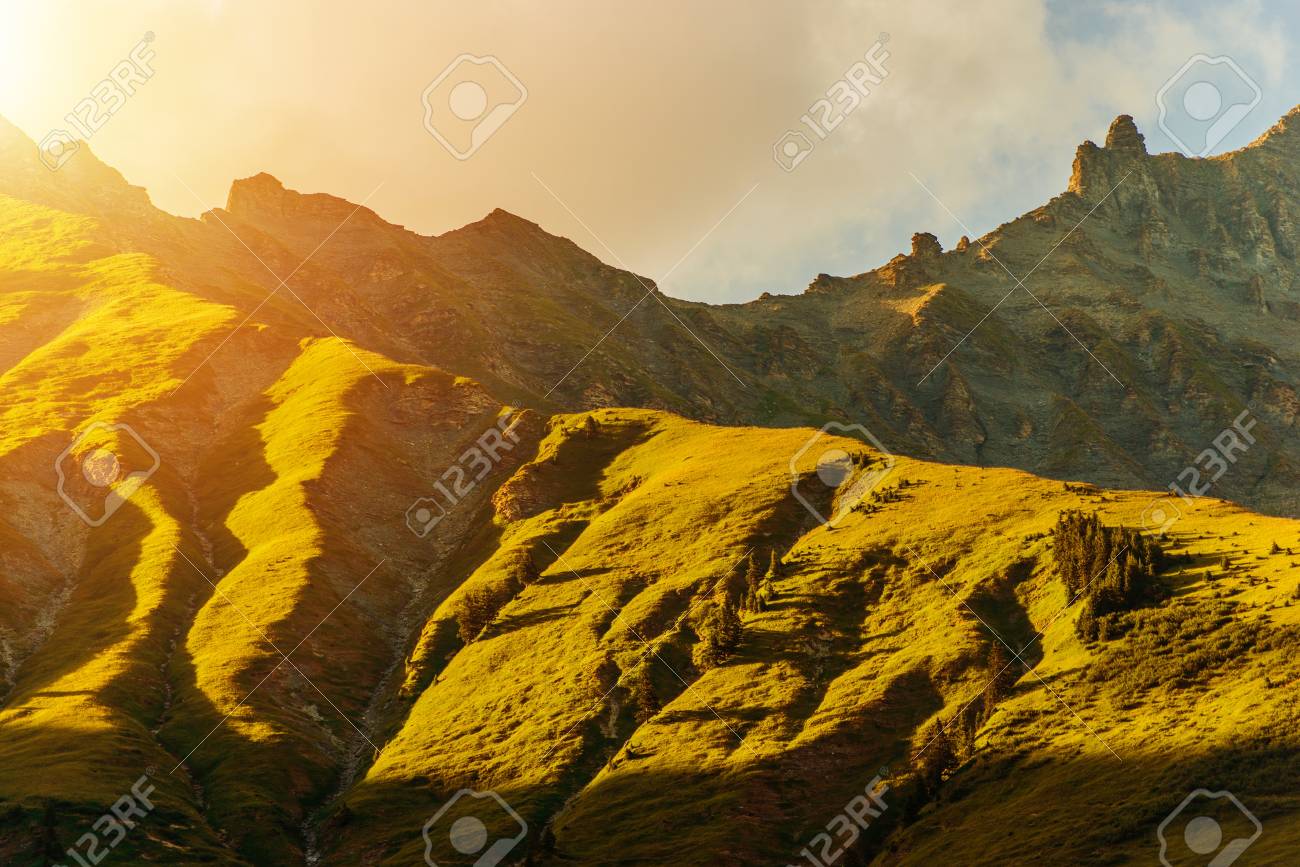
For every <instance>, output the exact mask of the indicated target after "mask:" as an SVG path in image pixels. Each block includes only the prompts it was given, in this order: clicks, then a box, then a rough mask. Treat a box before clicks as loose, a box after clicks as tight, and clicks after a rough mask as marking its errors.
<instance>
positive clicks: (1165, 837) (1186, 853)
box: [1156, 789, 1264, 867]
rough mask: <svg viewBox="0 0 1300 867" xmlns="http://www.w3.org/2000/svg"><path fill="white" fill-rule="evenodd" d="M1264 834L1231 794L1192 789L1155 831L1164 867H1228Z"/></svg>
mask: <svg viewBox="0 0 1300 867" xmlns="http://www.w3.org/2000/svg"><path fill="white" fill-rule="evenodd" d="M1263 834H1264V825H1263V824H1262V823H1261V822H1260V821H1259V819H1257V818H1255V814H1254V813H1252V812H1251V811H1250V810H1248V809H1246V805H1245V804H1243V803H1241V801H1239V800H1237V796H1236V795H1234V794H1232V792H1228V791H1221V792H1211V791H1210V790H1209V789H1196V790H1195V791H1193V792H1192V793H1191V794H1189V795H1188V796H1187V797H1186V798H1183V802H1182V803H1181V804H1179V805H1178V806H1177V807H1175V808H1174V811H1173V812H1172V813H1170V814H1169V815H1168V816H1166V817H1165V820H1164V821H1163V822H1161V823H1160V827H1158V828H1157V829H1156V839H1158V840H1159V841H1160V863H1161V864H1163V865H1164V867H1228V865H1229V864H1233V863H1235V862H1236V860H1237V859H1238V858H1240V857H1241V855H1242V853H1244V852H1245V851H1246V850H1247V849H1249V848H1250V847H1251V846H1252V845H1253V844H1254V842H1255V841H1256V840H1258V839H1259V838H1260V837H1261V836H1263Z"/></svg>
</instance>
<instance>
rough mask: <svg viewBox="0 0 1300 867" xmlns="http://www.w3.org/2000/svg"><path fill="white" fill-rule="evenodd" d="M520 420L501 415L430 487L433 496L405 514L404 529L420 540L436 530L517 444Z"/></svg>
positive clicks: (507, 414) (416, 503)
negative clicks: (504, 453)
mask: <svg viewBox="0 0 1300 867" xmlns="http://www.w3.org/2000/svg"><path fill="white" fill-rule="evenodd" d="M521 418H522V416H521V415H520V414H519V413H517V412H516V413H505V414H504V415H502V416H501V417H500V418H498V419H497V423H496V424H495V425H494V426H492V427H490V428H488V429H487V430H485V431H483V433H481V434H479V437H478V439H476V440H475V441H474V443H475V444H474V445H472V446H470V447H469V448H467V449H466V450H465V451H464V452H462V453H461V455H460V457H459V458H457V459H456V462H455V463H454V464H452V465H451V466H450V467H448V468H447V469H446V470H445V471H444V472H443V474H442V476H441V477H440V478H439V479H438V481H436V482H434V483H433V486H432V487H433V494H432V495H431V496H427V497H420V498H419V499H417V500H416V501H415V502H414V503H412V504H411V506H410V508H408V509H407V510H406V526H407V527H410V529H411V532H412V533H414V534H415V535H417V536H419V537H420V538H421V539H423V538H424V537H425V536H427V535H429V533H430V532H431V531H432V530H433V528H434V527H436V526H438V523H439V522H440V521H442V519H443V518H445V517H447V513H448V512H450V511H451V509H453V508H455V506H456V505H457V504H458V503H460V501H461V500H463V499H464V498H465V497H467V496H469V494H470V492H471V491H473V490H474V489H475V488H476V487H478V483H479V482H481V481H483V479H484V478H485V477H486V476H487V474H488V473H490V472H492V468H493V467H495V466H496V465H497V464H499V463H501V452H503V451H506V452H509V451H513V450H514V448H515V446H516V445H518V444H519V434H518V433H516V432H515V427H516V426H517V425H518V424H519V421H520V419H521Z"/></svg>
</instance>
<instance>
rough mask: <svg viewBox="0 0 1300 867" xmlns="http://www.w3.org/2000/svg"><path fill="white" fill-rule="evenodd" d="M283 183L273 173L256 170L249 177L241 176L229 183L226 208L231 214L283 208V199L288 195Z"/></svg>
mask: <svg viewBox="0 0 1300 867" xmlns="http://www.w3.org/2000/svg"><path fill="white" fill-rule="evenodd" d="M288 192H289V191H288V190H286V189H285V187H284V184H282V183H280V180H279V179H278V178H276V177H275V176H274V175H270V174H267V173H266V172H258V173H257V174H255V175H253V176H252V177H251V178H241V179H239V180H237V181H235V182H234V183H232V184H231V185H230V193H229V194H228V195H227V196H226V210H227V211H230V212H231V213H232V214H239V213H244V212H248V211H266V210H276V211H280V210H283V204H282V203H283V200H284V198H285V196H286V195H288Z"/></svg>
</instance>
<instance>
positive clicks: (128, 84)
mask: <svg viewBox="0 0 1300 867" xmlns="http://www.w3.org/2000/svg"><path fill="white" fill-rule="evenodd" d="M153 40H154V36H153V33H152V32H150V33H146V34H145V35H144V38H142V39H141V40H140V41H139V42H137V43H136V44H135V47H133V48H132V49H131V50H130V51H129V52H128V53H127V55H126V57H125V58H123V59H122V60H120V61H118V62H117V63H116V64H115V65H114V66H113V68H112V69H110V70H109V71H108V75H107V76H105V77H104V78H103V79H101V80H100V82H99V83H98V84H96V85H95V86H94V87H92V88H91V89H90V94H89V95H88V96H86V98H85V99H83V100H81V101H80V102H78V103H77V104H76V105H75V106H73V109H72V111H70V112H68V113H67V114H66V115H64V118H63V119H64V121H66V122H67V124H68V127H67V128H64V129H53V130H50V131H49V133H47V134H46V136H45V138H43V139H41V143H40V144H39V145H37V150H38V151H39V153H40V157H41V162H42V163H44V164H45V167H46V168H47V169H49V170H50V171H52V172H57V171H58V170H59V169H61V168H63V166H64V164H65V163H67V161H68V160H70V159H72V157H73V156H74V155H75V154H76V153H77V151H78V150H80V148H81V143H80V142H81V141H90V138H91V137H92V136H93V135H94V134H95V133H97V132H99V131H100V130H101V129H103V127H104V124H106V123H108V120H109V118H111V117H112V116H113V115H115V114H117V113H118V112H119V111H121V110H122V107H123V106H125V105H126V102H127V100H128V99H130V98H131V97H133V96H135V94H136V90H137V89H138V88H139V87H140V85H142V84H145V83H146V82H148V81H149V79H151V78H153V75H154V68H153V59H154V50H153V47H152V44H153ZM69 130H71V131H69ZM74 132H75V135H74V134H73V133H74ZM77 136H80V141H78V139H77Z"/></svg>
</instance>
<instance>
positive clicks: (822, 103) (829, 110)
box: [772, 33, 889, 172]
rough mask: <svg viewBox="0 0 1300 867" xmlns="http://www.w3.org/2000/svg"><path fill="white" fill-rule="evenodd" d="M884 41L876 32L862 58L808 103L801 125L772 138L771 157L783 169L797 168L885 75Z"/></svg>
mask: <svg viewBox="0 0 1300 867" xmlns="http://www.w3.org/2000/svg"><path fill="white" fill-rule="evenodd" d="M888 41H889V34H888V33H882V34H880V36H879V37H878V38H877V39H876V41H875V42H874V43H873V44H872V46H871V47H870V48H868V49H867V52H866V54H865V55H863V58H862V59H861V60H859V61H856V62H855V63H854V64H853V65H852V66H850V67H849V68H848V69H846V70H845V71H844V75H843V76H841V77H840V80H839V81H837V82H835V83H834V84H832V85H831V86H830V87H828V88H827V89H826V95H825V96H824V97H822V98H821V99H818V100H817V101H816V102H814V103H813V104H812V105H810V106H808V111H806V112H805V113H804V115H803V117H801V118H799V120H800V122H801V123H802V124H803V125H802V126H801V127H798V128H796V129H791V130H787V131H786V133H785V134H784V135H782V136H781V137H780V138H779V139H777V140H776V143H775V144H773V145H772V159H774V160H776V164H777V165H778V166H780V167H781V168H782V169H783V170H785V171H787V172H792V171H794V170H795V169H796V168H798V167H799V164H800V163H802V162H803V161H804V160H805V159H807V158H808V155H809V154H810V153H812V151H813V148H814V147H816V146H817V143H818V142H822V141H825V140H826V138H827V136H829V135H830V134H831V133H832V132H834V131H835V130H836V129H837V128H839V125H840V124H842V123H844V120H845V119H846V118H847V117H848V116H849V115H850V114H852V113H853V112H854V111H855V110H856V109H857V108H858V106H860V105H862V100H863V99H865V98H866V97H867V96H869V95H870V94H871V91H872V90H873V89H874V88H876V87H879V86H880V85H881V84H882V83H883V82H884V80H885V79H886V78H888V77H889V70H888V69H886V68H885V61H886V60H888V59H889V52H888V51H886V50H885V43H886V42H888Z"/></svg>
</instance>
